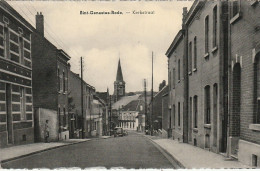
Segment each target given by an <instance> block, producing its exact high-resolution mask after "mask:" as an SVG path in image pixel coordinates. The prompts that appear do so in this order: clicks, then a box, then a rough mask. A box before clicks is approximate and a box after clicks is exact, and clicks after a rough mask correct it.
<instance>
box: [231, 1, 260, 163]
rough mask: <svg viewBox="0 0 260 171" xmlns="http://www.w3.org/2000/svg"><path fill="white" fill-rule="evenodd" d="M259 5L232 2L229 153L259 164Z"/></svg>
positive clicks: (242, 159)
mask: <svg viewBox="0 0 260 171" xmlns="http://www.w3.org/2000/svg"><path fill="white" fill-rule="evenodd" d="M259 16H260V4H259V2H258V1H256V0H252V1H243V0H239V1H234V2H233V3H231V2H230V8H229V23H228V24H229V34H230V35H229V37H230V39H229V42H228V43H229V46H230V48H229V51H228V53H229V56H230V61H229V66H230V69H229V96H230V98H229V106H230V108H229V132H228V135H229V138H228V147H229V154H230V156H235V157H236V158H238V160H239V161H242V162H243V163H245V164H247V165H251V166H255V167H260V98H259V97H260V96H259V95H260V85H259V83H260V82H259V79H260V76H259V73H260V67H259V66H260V64H259V63H260V20H259Z"/></svg>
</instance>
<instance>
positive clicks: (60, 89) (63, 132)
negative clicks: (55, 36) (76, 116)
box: [32, 13, 70, 141]
mask: <svg viewBox="0 0 260 171" xmlns="http://www.w3.org/2000/svg"><path fill="white" fill-rule="evenodd" d="M32 42H33V45H32V59H33V65H32V69H33V78H34V81H33V92H34V94H33V98H34V99H35V105H34V109H35V111H36V112H35V114H36V113H37V114H36V115H35V119H36V120H37V122H38V121H39V120H40V118H43V119H45V120H49V122H50V125H53V123H52V121H53V122H55V123H57V124H55V128H56V129H57V130H56V135H55V136H54V138H53V140H54V141H56V140H62V139H68V138H69V129H68V73H69V64H68V61H69V60H70V56H69V55H68V54H67V53H66V52H64V51H63V50H62V49H57V48H56V47H55V46H54V45H53V44H52V43H51V42H49V41H48V40H47V39H46V38H45V37H44V17H43V15H42V14H41V13H38V14H37V15H36V30H35V31H34V32H33V34H32ZM40 108H43V109H50V110H52V111H54V112H55V114H53V115H50V116H49V117H48V118H46V117H45V116H44V115H45V114H44V113H39V111H40V110H38V109H40ZM41 111H43V110H41ZM36 124H38V123H36ZM37 126H38V127H40V124H38V125H37ZM50 129H51V128H50ZM37 135H39V133H37Z"/></svg>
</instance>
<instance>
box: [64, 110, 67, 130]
mask: <svg viewBox="0 0 260 171" xmlns="http://www.w3.org/2000/svg"><path fill="white" fill-rule="evenodd" d="M66 125H67V123H66V109H65V107H64V108H63V127H66Z"/></svg>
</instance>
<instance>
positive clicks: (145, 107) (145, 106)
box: [144, 79, 148, 131]
mask: <svg viewBox="0 0 260 171" xmlns="http://www.w3.org/2000/svg"><path fill="white" fill-rule="evenodd" d="M144 116H145V124H144V125H145V126H144V131H146V128H147V126H148V125H147V124H148V116H147V101H146V79H144Z"/></svg>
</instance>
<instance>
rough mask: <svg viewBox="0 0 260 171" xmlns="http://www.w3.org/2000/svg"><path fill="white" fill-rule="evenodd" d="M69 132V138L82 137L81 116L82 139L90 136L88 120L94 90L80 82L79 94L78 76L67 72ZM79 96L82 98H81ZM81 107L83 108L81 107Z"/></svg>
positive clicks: (79, 80) (79, 79)
mask: <svg viewBox="0 0 260 171" xmlns="http://www.w3.org/2000/svg"><path fill="white" fill-rule="evenodd" d="M68 80H69V89H68V98H69V104H68V105H69V130H70V137H71V138H78V137H82V116H83V120H84V125H83V129H84V132H83V137H86V136H88V134H90V126H89V125H88V124H90V123H89V119H90V114H91V111H92V103H93V95H94V93H95V88H94V87H93V86H91V85H89V84H87V83H86V82H85V81H84V80H83V81H82V86H83V87H82V90H83V94H82V93H81V78H80V76H79V74H76V73H74V72H72V71H70V70H69V79H68ZM81 94H82V95H83V96H81ZM82 103H83V104H82ZM82 105H83V106H82Z"/></svg>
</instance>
